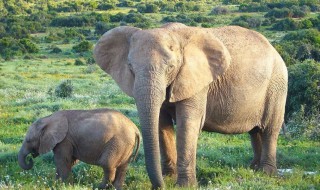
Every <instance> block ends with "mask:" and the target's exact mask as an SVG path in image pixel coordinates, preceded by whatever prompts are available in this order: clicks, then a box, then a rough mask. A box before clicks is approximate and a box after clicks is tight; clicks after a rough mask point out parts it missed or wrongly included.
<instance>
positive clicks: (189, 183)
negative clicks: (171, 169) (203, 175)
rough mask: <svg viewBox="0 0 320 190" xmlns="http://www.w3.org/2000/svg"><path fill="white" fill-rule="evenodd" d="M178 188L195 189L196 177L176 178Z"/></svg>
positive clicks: (196, 184)
mask: <svg viewBox="0 0 320 190" xmlns="http://www.w3.org/2000/svg"><path fill="white" fill-rule="evenodd" d="M176 185H178V186H179V187H191V188H196V187H197V186H198V183H197V179H196V176H195V175H194V176H189V177H178V180H177V183H176Z"/></svg>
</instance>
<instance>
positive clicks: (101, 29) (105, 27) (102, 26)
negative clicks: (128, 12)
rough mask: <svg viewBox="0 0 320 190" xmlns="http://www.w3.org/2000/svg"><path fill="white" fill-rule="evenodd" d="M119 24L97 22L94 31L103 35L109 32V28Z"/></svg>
mask: <svg viewBox="0 0 320 190" xmlns="http://www.w3.org/2000/svg"><path fill="white" fill-rule="evenodd" d="M117 26H118V25H117V24H112V23H104V22H97V23H96V26H95V29H94V33H95V34H97V35H103V34H104V33H105V32H108V31H109V30H111V29H112V28H115V27H117Z"/></svg>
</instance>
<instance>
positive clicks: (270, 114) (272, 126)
mask: <svg viewBox="0 0 320 190" xmlns="http://www.w3.org/2000/svg"><path fill="white" fill-rule="evenodd" d="M274 92H278V93H281V91H279V90H278V91H274ZM278 93H274V94H273V95H274V96H272V97H270V98H269V102H273V104H272V103H269V102H268V103H269V104H267V105H268V106H267V108H266V110H267V112H266V113H265V114H264V118H263V120H262V124H263V125H262V126H264V128H263V129H262V130H261V141H262V146H261V160H260V167H259V169H260V170H262V171H264V172H265V173H267V174H269V175H274V174H277V165H276V149H277V140H278V136H279V133H280V130H281V126H282V123H283V118H284V111H285V105H282V106H280V105H281V104H278V102H285V99H286V96H284V95H283V96H281V94H280V95H279V94H278ZM275 102H276V103H275Z"/></svg>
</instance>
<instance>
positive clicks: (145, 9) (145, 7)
mask: <svg viewBox="0 0 320 190" xmlns="http://www.w3.org/2000/svg"><path fill="white" fill-rule="evenodd" d="M159 10H160V8H159V7H158V5H156V4H154V3H147V4H139V5H138V6H137V11H138V12H140V13H157V12H159Z"/></svg>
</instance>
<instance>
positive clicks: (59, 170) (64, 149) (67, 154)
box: [53, 141, 75, 182]
mask: <svg viewBox="0 0 320 190" xmlns="http://www.w3.org/2000/svg"><path fill="white" fill-rule="evenodd" d="M53 152H54V162H55V165H56V179H61V180H62V181H64V182H65V181H66V180H67V178H68V176H69V174H70V172H71V168H72V166H73V164H74V162H75V159H74V158H73V157H72V145H70V144H69V143H67V142H64V141H62V142H61V143H59V144H58V145H57V146H56V147H55V148H54V149H53Z"/></svg>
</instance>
